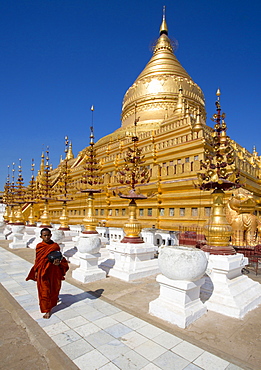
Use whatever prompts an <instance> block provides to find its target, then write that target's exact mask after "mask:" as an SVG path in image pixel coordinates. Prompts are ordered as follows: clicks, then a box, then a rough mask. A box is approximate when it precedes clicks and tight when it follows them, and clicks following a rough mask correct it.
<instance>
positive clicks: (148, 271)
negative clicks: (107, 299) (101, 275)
mask: <svg viewBox="0 0 261 370" xmlns="http://www.w3.org/2000/svg"><path fill="white" fill-rule="evenodd" d="M106 248H107V249H108V250H109V251H110V252H111V254H112V255H113V256H114V258H115V264H114V265H113V267H112V268H110V270H109V276H113V277H116V278H118V279H121V280H124V281H131V280H136V279H140V278H142V277H146V276H150V275H153V274H157V273H158V272H159V266H158V260H157V259H155V258H154V254H155V251H156V249H157V247H156V246H154V245H151V244H148V243H138V244H135V243H120V242H110V245H108V246H107V247H106ZM102 265H105V267H106V263H103V264H102Z"/></svg>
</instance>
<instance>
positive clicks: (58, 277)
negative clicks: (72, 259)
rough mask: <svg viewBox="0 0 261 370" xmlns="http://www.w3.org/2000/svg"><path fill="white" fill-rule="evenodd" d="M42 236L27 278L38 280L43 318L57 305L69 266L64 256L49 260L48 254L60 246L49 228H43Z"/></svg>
mask: <svg viewBox="0 0 261 370" xmlns="http://www.w3.org/2000/svg"><path fill="white" fill-rule="evenodd" d="M40 236H41V238H42V239H43V241H42V242H41V243H38V244H37V246H36V258H35V263H34V266H33V267H32V268H31V270H30V272H29V274H28V276H27V278H26V280H34V281H37V289H38V297H39V304H40V310H41V312H42V313H44V316H43V318H44V319H49V318H50V317H51V311H52V308H53V307H55V306H56V305H57V302H58V295H59V292H60V289H61V285H62V280H64V276H65V274H66V271H67V270H68V269H69V266H68V263H67V261H66V259H65V258H64V257H63V258H62V260H61V261H60V260H59V259H55V260H54V262H53V263H51V262H49V260H48V257H47V256H48V254H49V253H50V252H53V251H60V247H59V245H58V244H57V243H54V242H53V241H52V240H51V236H52V234H51V231H50V230H49V229H47V228H44V229H42V230H41V234H40Z"/></svg>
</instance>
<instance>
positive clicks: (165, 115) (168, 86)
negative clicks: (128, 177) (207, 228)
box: [39, 16, 261, 230]
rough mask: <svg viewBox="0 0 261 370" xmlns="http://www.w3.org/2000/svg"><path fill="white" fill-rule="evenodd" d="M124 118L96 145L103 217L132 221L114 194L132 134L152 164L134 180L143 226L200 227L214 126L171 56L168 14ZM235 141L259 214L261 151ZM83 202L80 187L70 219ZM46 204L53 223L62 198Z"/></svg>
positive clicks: (77, 216)
mask: <svg viewBox="0 0 261 370" xmlns="http://www.w3.org/2000/svg"><path fill="white" fill-rule="evenodd" d="M213 95H214V94H213ZM213 111H214V99H213ZM121 118H122V124H121V127H120V128H119V129H117V130H116V131H114V132H113V133H111V134H110V135H107V136H105V137H103V138H101V139H100V140H99V141H98V142H97V143H95V146H94V147H95V151H96V155H97V159H98V160H99V162H100V165H101V168H102V177H103V184H100V185H99V188H100V189H101V193H99V194H95V199H94V213H95V218H96V219H97V221H98V222H99V224H100V225H106V226H114V227H123V225H124V223H126V221H127V220H128V204H129V202H128V200H127V199H126V200H125V199H122V198H120V197H119V196H118V195H117V194H118V193H119V192H124V191H125V189H126V186H122V185H121V184H120V183H119V181H118V177H117V172H118V169H119V168H120V167H121V166H122V164H123V163H124V157H125V156H126V153H127V149H128V147H129V146H131V143H132V137H133V136H135V135H137V136H138V139H139V141H138V147H141V148H142V149H143V154H145V161H146V165H147V166H148V168H149V170H150V181H149V183H146V184H141V185H138V186H137V187H136V189H137V191H139V192H140V193H142V194H144V195H147V199H143V200H142V201H139V200H137V209H138V214H137V217H138V219H139V221H140V222H141V224H142V227H143V228H150V227H156V228H161V229H166V230H177V229H178V228H179V226H180V225H182V226H203V224H205V222H206V220H207V219H208V218H209V214H210V209H211V204H212V200H211V195H210V192H204V191H201V190H200V189H198V188H196V187H195V184H196V183H197V173H198V172H199V171H200V169H201V164H200V163H201V161H204V160H205V153H206V150H207V149H208V150H211V147H210V145H211V144H210V143H211V142H212V140H211V138H212V133H213V129H212V128H211V127H210V126H208V125H207V124H206V111H205V101H204V95H203V92H202V90H201V89H200V87H199V86H198V85H197V84H196V83H195V82H194V81H193V80H192V78H191V77H190V76H189V74H188V73H187V71H186V70H185V69H184V68H183V67H182V65H181V64H180V62H179V61H178V59H177V58H176V56H175V55H174V50H173V43H172V42H171V40H170V38H169V37H168V28H167V23H166V20H165V16H164V17H163V21H162V24H161V27H160V35H159V38H158V40H157V42H156V44H155V47H154V51H153V55H152V57H151V59H150V61H149V62H148V64H147V65H146V67H145V68H144V70H143V71H142V72H141V74H140V75H139V76H138V77H137V79H136V81H135V82H134V83H133V84H132V85H131V87H130V88H129V89H128V90H127V92H126V94H125V96H124V99H123V105H122V116H121ZM135 121H136V123H137V124H136V126H134V122H135ZM228 126H229V119H228ZM134 128H135V130H136V133H135V132H134ZM231 143H232V146H233V149H234V151H235V156H236V159H235V165H236V168H238V169H239V171H240V183H241V184H243V185H244V187H245V188H246V189H248V190H249V191H251V192H252V193H253V195H254V198H255V199H256V201H257V214H259V215H260V214H261V205H260V196H261V189H260V178H261V157H260V156H258V154H257V152H256V150H255V149H254V151H253V153H252V154H251V153H250V152H248V151H247V150H246V149H245V148H243V147H241V146H240V145H238V144H237V143H236V142H234V141H233V140H232V141H231ZM85 156H86V149H83V150H82V151H81V152H79V154H78V155H77V157H76V158H74V157H73V155H70V157H69V158H68V166H69V167H70V169H71V172H70V176H71V179H72V182H73V184H72V185H73V188H74V189H77V186H78V184H79V183H80V179H81V176H82V174H83V171H84V169H83V166H84V160H85ZM58 173H59V166H58V168H56V169H53V170H52V171H50V176H51V179H52V181H53V186H54V187H55V186H56V183H57V181H56V179H57V178H58ZM39 176H40V175H39ZM230 194H231V191H230V192H226V197H227V198H228V197H229V196H230ZM40 207H42V205H40ZM85 207H86V202H85V198H84V195H83V194H82V193H81V192H80V191H79V192H76V194H74V200H73V201H71V202H70V203H69V204H68V217H69V223H70V224H82V220H83V219H84V217H85V212H86V210H85ZM49 210H50V217H51V220H52V222H54V223H59V218H60V216H61V205H60V203H59V202H55V201H52V202H50V205H49Z"/></svg>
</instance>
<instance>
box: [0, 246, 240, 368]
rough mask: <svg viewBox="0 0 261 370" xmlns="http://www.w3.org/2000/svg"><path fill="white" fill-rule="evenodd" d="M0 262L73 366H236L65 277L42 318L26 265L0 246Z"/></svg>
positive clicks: (13, 290) (4, 276) (0, 276)
mask: <svg viewBox="0 0 261 370" xmlns="http://www.w3.org/2000/svg"><path fill="white" fill-rule="evenodd" d="M0 261H1V262H0V282H1V283H2V285H3V286H4V287H5V289H6V290H7V291H8V292H9V293H10V294H11V295H12V296H13V297H14V298H15V300H16V301H17V302H18V303H19V305H20V306H21V307H22V308H23V309H24V310H26V311H27V312H28V313H29V315H30V316H31V317H32V318H33V319H34V320H35V321H36V323H38V325H39V326H40V327H41V328H42V329H43V330H44V332H45V333H46V334H47V335H48V336H49V337H50V338H51V339H52V340H53V341H54V342H55V343H56V344H57V346H58V347H60V349H61V350H62V351H63V352H64V353H65V354H66V355H67V356H68V358H69V359H71V361H72V362H73V363H74V364H75V365H76V366H77V367H78V368H79V369H88V370H90V369H108V370H109V369H151V370H153V369H164V370H167V369H171V370H173V369H180V370H181V369H187V370H189V369H191V370H196V369H206V370H212V369H213V370H223V369H224V370H225V369H226V370H236V369H241V368H240V367H238V366H236V365H233V364H232V363H230V362H228V361H226V360H224V359H222V358H219V357H217V356H215V355H213V354H212V353H210V352H207V351H204V350H203V349H201V348H200V347H198V346H195V345H193V344H191V343H189V342H187V341H185V340H182V339H181V338H179V337H177V336H175V335H173V334H170V333H168V332H165V331H164V330H162V329H160V328H158V327H156V326H154V325H152V324H150V323H148V322H146V321H144V320H142V319H140V318H137V317H135V316H134V315H131V314H129V313H127V312H125V311H123V310H121V309H119V308H118V307H115V306H114V305H112V304H110V303H107V302H105V301H104V300H102V299H100V298H97V297H94V296H93V295H92V294H90V293H88V292H85V291H83V290H82V289H80V288H77V287H76V286H74V285H72V284H69V283H68V282H66V281H65V282H63V287H62V290H61V294H60V298H61V300H62V303H60V304H59V305H58V306H57V307H56V308H55V310H54V313H53V315H52V317H51V318H50V319H49V320H45V319H43V318H42V314H41V313H40V312H39V306H38V298H37V291H36V284H35V282H33V281H29V282H26V281H25V277H26V275H27V273H28V271H29V269H30V268H31V266H32V264H31V263H29V262H27V261H25V260H24V259H22V258H20V257H18V256H17V255H15V254H13V253H12V252H9V251H7V250H6V249H3V248H0ZM96 293H97V292H96ZM41 333H43V332H42V330H40V331H38V333H37V335H36V337H38V338H39V336H41ZM45 333H43V335H46V334H45ZM65 358H66V359H67V357H66V356H65ZM68 361H69V360H68ZM69 362H70V361H69ZM69 362H67V365H68V366H66V368H67V369H69V368H73V367H71V365H72V364H71V365H70V364H69ZM33 368H34V367H33ZM50 368H52V367H50ZM61 368H62V367H61Z"/></svg>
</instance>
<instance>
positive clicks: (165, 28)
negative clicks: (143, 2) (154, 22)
mask: <svg viewBox="0 0 261 370" xmlns="http://www.w3.org/2000/svg"><path fill="white" fill-rule="evenodd" d="M163 33H164V34H165V35H168V26H167V22H166V6H165V5H164V6H163V17H162V23H161V26H160V35H162V34H163Z"/></svg>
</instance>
